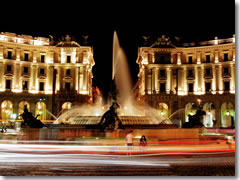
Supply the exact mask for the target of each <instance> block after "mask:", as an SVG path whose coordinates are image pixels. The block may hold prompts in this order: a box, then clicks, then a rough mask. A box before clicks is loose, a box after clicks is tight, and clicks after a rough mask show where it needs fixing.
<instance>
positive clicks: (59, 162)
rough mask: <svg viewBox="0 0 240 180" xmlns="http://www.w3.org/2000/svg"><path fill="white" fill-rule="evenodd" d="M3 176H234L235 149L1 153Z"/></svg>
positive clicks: (1, 171) (0, 173)
mask: <svg viewBox="0 0 240 180" xmlns="http://www.w3.org/2000/svg"><path fill="white" fill-rule="evenodd" d="M0 175H1V176H234V175H235V154H234V152H214V153H187V154H186V153H184V154H177V153H176V154H173V153H171V154H155V155H152V154H147V155H131V156H127V155H100V154H33V153H32V154H30V153H6V152H1V153H0Z"/></svg>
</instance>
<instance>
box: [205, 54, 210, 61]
mask: <svg viewBox="0 0 240 180" xmlns="http://www.w3.org/2000/svg"><path fill="white" fill-rule="evenodd" d="M206 63H210V55H206Z"/></svg>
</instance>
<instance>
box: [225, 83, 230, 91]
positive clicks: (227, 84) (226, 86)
mask: <svg viewBox="0 0 240 180" xmlns="http://www.w3.org/2000/svg"><path fill="white" fill-rule="evenodd" d="M229 87H230V83H229V81H225V82H224V91H229V89H230V88H229Z"/></svg>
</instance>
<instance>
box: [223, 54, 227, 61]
mask: <svg viewBox="0 0 240 180" xmlns="http://www.w3.org/2000/svg"><path fill="white" fill-rule="evenodd" d="M224 61H228V53H224Z"/></svg>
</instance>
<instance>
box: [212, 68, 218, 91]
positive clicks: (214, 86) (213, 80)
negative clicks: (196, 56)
mask: <svg viewBox="0 0 240 180" xmlns="http://www.w3.org/2000/svg"><path fill="white" fill-rule="evenodd" d="M212 75H213V79H212V87H211V89H212V94H216V90H217V89H216V81H217V78H216V68H215V66H213V67H212Z"/></svg>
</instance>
